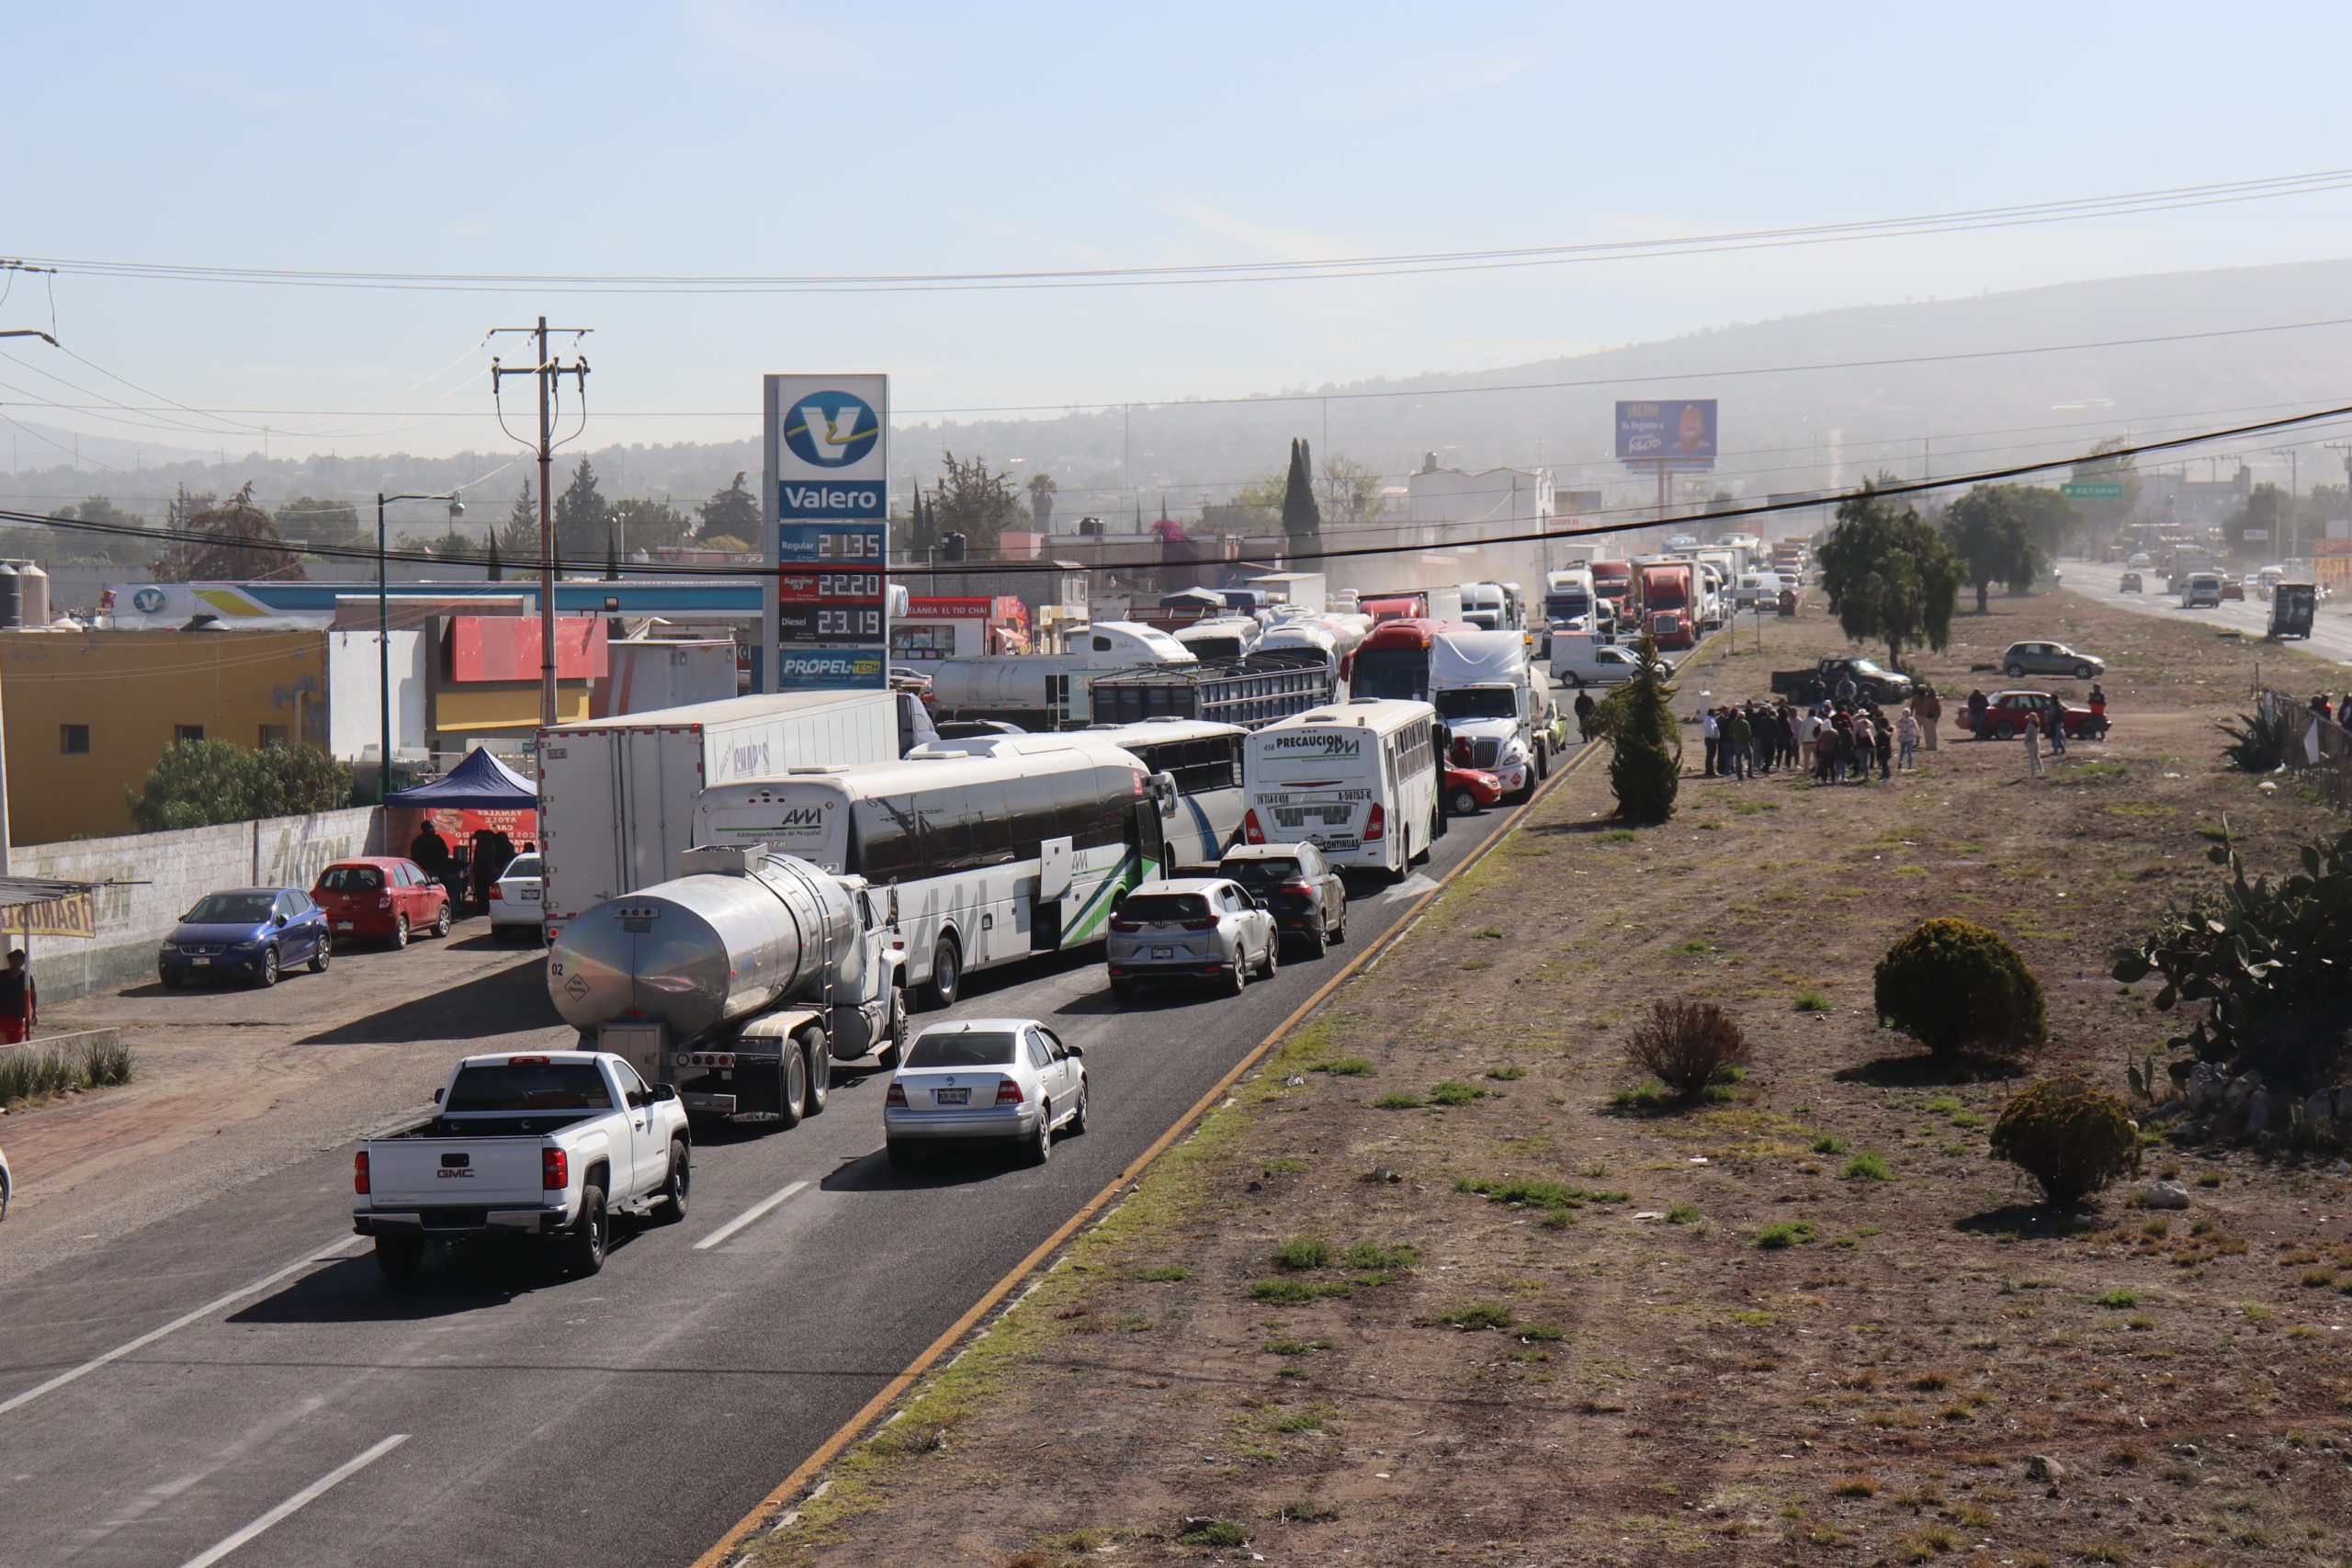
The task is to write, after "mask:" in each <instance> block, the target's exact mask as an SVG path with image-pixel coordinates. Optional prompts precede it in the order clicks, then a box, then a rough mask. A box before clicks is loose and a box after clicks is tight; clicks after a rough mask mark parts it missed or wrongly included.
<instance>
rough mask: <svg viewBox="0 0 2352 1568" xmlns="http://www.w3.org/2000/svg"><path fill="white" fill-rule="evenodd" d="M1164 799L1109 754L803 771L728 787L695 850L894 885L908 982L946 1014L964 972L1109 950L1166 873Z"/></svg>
mask: <svg viewBox="0 0 2352 1568" xmlns="http://www.w3.org/2000/svg"><path fill="white" fill-rule="evenodd" d="M1160 821H1161V802H1160V800H1159V798H1158V797H1157V795H1156V793H1155V791H1154V789H1153V786H1152V783H1151V780H1150V778H1149V776H1148V774H1147V773H1145V772H1144V770H1143V766H1142V764H1141V763H1139V762H1137V761H1136V760H1135V759H1134V758H1133V757H1130V756H1127V755H1125V754H1124V753H1122V752H1120V751H1119V750H1116V749H1114V748H1112V747H1106V746H1091V747H1076V746H1073V747H1069V748H1065V749H1062V750H1042V751H1036V752H1030V751H1023V750H1007V751H1002V752H998V753H994V754H990V755H985V756H972V755H943V756H929V757H913V758H908V759H906V760H903V761H896V762H876V763H870V764H866V765H863V766H854V765H853V766H840V767H817V768H794V769H792V770H790V771H789V772H788V773H785V774H784V775H783V776H781V777H778V778H773V779H766V780H761V781H756V782H751V783H742V784H718V785H715V786H713V787H712V788H709V789H707V790H705V791H703V792H702V795H701V796H700V797H699V798H698V799H697V800H696V802H695V842H696V843H698V844H729V845H752V844H765V845H767V846H768V847H769V848H770V849H771V850H774V851H776V852H780V853H783V854H789V855H797V856H798V857H799V858H801V859H802V860H806V861H809V862H810V863H813V864H816V865H820V866H822V867H824V868H825V869H826V870H828V871H831V872H836V873H840V874H848V875H856V876H863V877H865V879H866V880H867V881H868V882H870V883H873V884H874V885H875V886H894V887H896V888H897V889H898V897H899V930H900V931H901V933H902V934H903V935H904V937H905V940H906V944H907V983H908V984H909V985H910V986H914V987H922V997H923V999H924V1000H925V1001H926V1002H928V1003H929V1004H930V1005H932V1006H934V1007H947V1006H951V1005H952V1004H953V1003H954V1002H955V1000H956V996H957V995H958V994H959V993H960V992H961V991H962V989H963V982H964V976H966V975H968V974H973V973H977V972H978V971H979V970H982V969H993V968H996V967H997V966H999V965H1000V964H1011V963H1013V962H1016V961H1017V960H1020V959H1023V958H1027V957H1029V956H1031V955H1032V954H1035V953H1055V952H1058V951H1060V950H1061V949H1064V948H1070V947H1082V946H1084V945H1086V944H1087V943H1089V942H1100V941H1102V940H1103V923H1104V922H1105V921H1106V920H1107V919H1109V918H1110V913H1111V907H1112V906H1113V905H1114V904H1115V903H1117V902H1118V901H1119V899H1120V898H1121V897H1124V896H1125V894H1126V893H1127V892H1128V891H1129V890H1130V889H1133V888H1135V887H1137V886H1141V885H1142V884H1144V883H1146V882H1149V881H1151V880H1152V879H1154V878H1155V877H1158V876H1160V875H1163V874H1165V873H1164V867H1165V866H1166V865H1167V852H1166V850H1165V849H1164V848H1163V846H1162V835H1161V831H1160Z"/></svg>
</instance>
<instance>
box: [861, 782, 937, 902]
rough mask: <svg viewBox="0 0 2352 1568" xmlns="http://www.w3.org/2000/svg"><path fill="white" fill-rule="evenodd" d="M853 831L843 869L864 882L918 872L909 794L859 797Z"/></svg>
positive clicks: (919, 856)
mask: <svg viewBox="0 0 2352 1568" xmlns="http://www.w3.org/2000/svg"><path fill="white" fill-rule="evenodd" d="M851 809H852V811H853V812H854V822H855V825H856V833H855V835H854V840H853V844H854V848H853V850H852V852H851V856H850V863H849V864H848V866H847V867H846V868H845V869H847V870H849V871H852V872H854V873H856V874H858V875H860V876H863V877H865V879H866V880H867V881H868V882H896V881H899V879H901V878H903V877H909V876H917V875H920V874H922V850H921V840H919V838H918V837H917V834H916V823H915V811H914V801H913V799H912V797H910V796H907V795H899V796H896V797H894V798H878V799H874V800H861V801H858V802H857V803H856V804H855V805H854V807H852V808H851Z"/></svg>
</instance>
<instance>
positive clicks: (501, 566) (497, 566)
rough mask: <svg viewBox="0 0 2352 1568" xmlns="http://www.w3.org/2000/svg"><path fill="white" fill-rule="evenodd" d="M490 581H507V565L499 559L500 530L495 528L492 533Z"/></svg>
mask: <svg viewBox="0 0 2352 1568" xmlns="http://www.w3.org/2000/svg"><path fill="white" fill-rule="evenodd" d="M490 581H492V582H503V581H506V563H505V562H503V561H502V560H500V559H499V558H498V530H497V529H495V528H492V530H491V531H490Z"/></svg>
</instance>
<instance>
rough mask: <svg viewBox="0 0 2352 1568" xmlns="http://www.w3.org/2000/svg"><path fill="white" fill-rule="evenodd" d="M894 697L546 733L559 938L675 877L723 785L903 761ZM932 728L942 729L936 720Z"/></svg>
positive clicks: (546, 814) (825, 697)
mask: <svg viewBox="0 0 2352 1568" xmlns="http://www.w3.org/2000/svg"><path fill="white" fill-rule="evenodd" d="M902 705H907V706H918V705H916V704H915V702H914V699H913V698H912V697H910V696H903V695H902V694H899V693H895V692H880V691H875V692H775V693H770V694H763V695H755V696H749V697H732V698H729V700H727V701H725V702H718V703H696V704H694V705H690V706H687V707H676V708H664V709H661V710H658V711H656V712H652V713H638V714H630V715H628V716H626V717H622V718H612V719H591V720H587V721H585V722H583V723H579V724H560V725H556V726H554V727H553V728H546V729H542V730H540V731H539V854H540V857H541V860H542V862H543V863H544V865H545V868H546V869H545V871H544V873H543V875H544V876H545V878H546V884H545V888H546V890H545V893H544V896H543V903H542V908H543V910H544V911H545V912H544V916H543V918H544V919H545V920H546V922H547V932H548V940H549V941H550V942H552V941H553V940H554V939H555V936H556V933H557V932H558V931H560V929H561V928H562V925H563V922H564V921H565V920H567V919H571V917H572V916H574V915H578V914H580V913H582V911H584V910H587V909H590V908H594V907H595V906H596V905H598V904H601V903H603V902H604V901H605V899H607V898H615V897H619V896H620V895H622V894H624V893H634V892H636V891H637V890H638V889H639V888H640V887H650V886H653V884H655V883H657V882H666V881H668V880H669V879H670V877H671V876H673V874H675V872H676V868H677V864H678V854H679V852H681V851H683V850H685V849H688V848H690V847H692V845H693V843H694V827H695V798H696V797H697V796H699V795H701V794H702V792H703V791H704V790H706V789H707V788H709V787H710V786H711V785H713V784H730V783H733V782H735V781H737V780H741V779H765V778H775V777H778V776H779V775H781V774H782V773H784V771H785V770H786V768H793V767H808V766H818V765H823V764H828V763H847V762H895V761H898V760H899V756H900V755H901V753H902V752H903V750H904V748H905V744H906V741H905V739H904V738H903V737H902V736H901V733H900V714H899V709H900V707H901V706H902ZM922 728H923V730H924V733H923V734H922V735H918V736H917V737H915V739H929V738H930V736H931V734H932V733H933V732H931V731H930V727H929V725H928V723H927V722H926V723H925V724H924V725H923V727H922Z"/></svg>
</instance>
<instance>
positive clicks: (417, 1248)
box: [376, 1235, 424, 1280]
mask: <svg viewBox="0 0 2352 1568" xmlns="http://www.w3.org/2000/svg"><path fill="white" fill-rule="evenodd" d="M376 1267H377V1268H378V1269H381V1270H382V1271H383V1275H384V1278H385V1279H387V1280H413V1279H415V1278H416V1271H417V1270H418V1269H422V1268H424V1237H423V1236H415V1235H379V1236H378V1237H377V1238H376Z"/></svg>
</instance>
